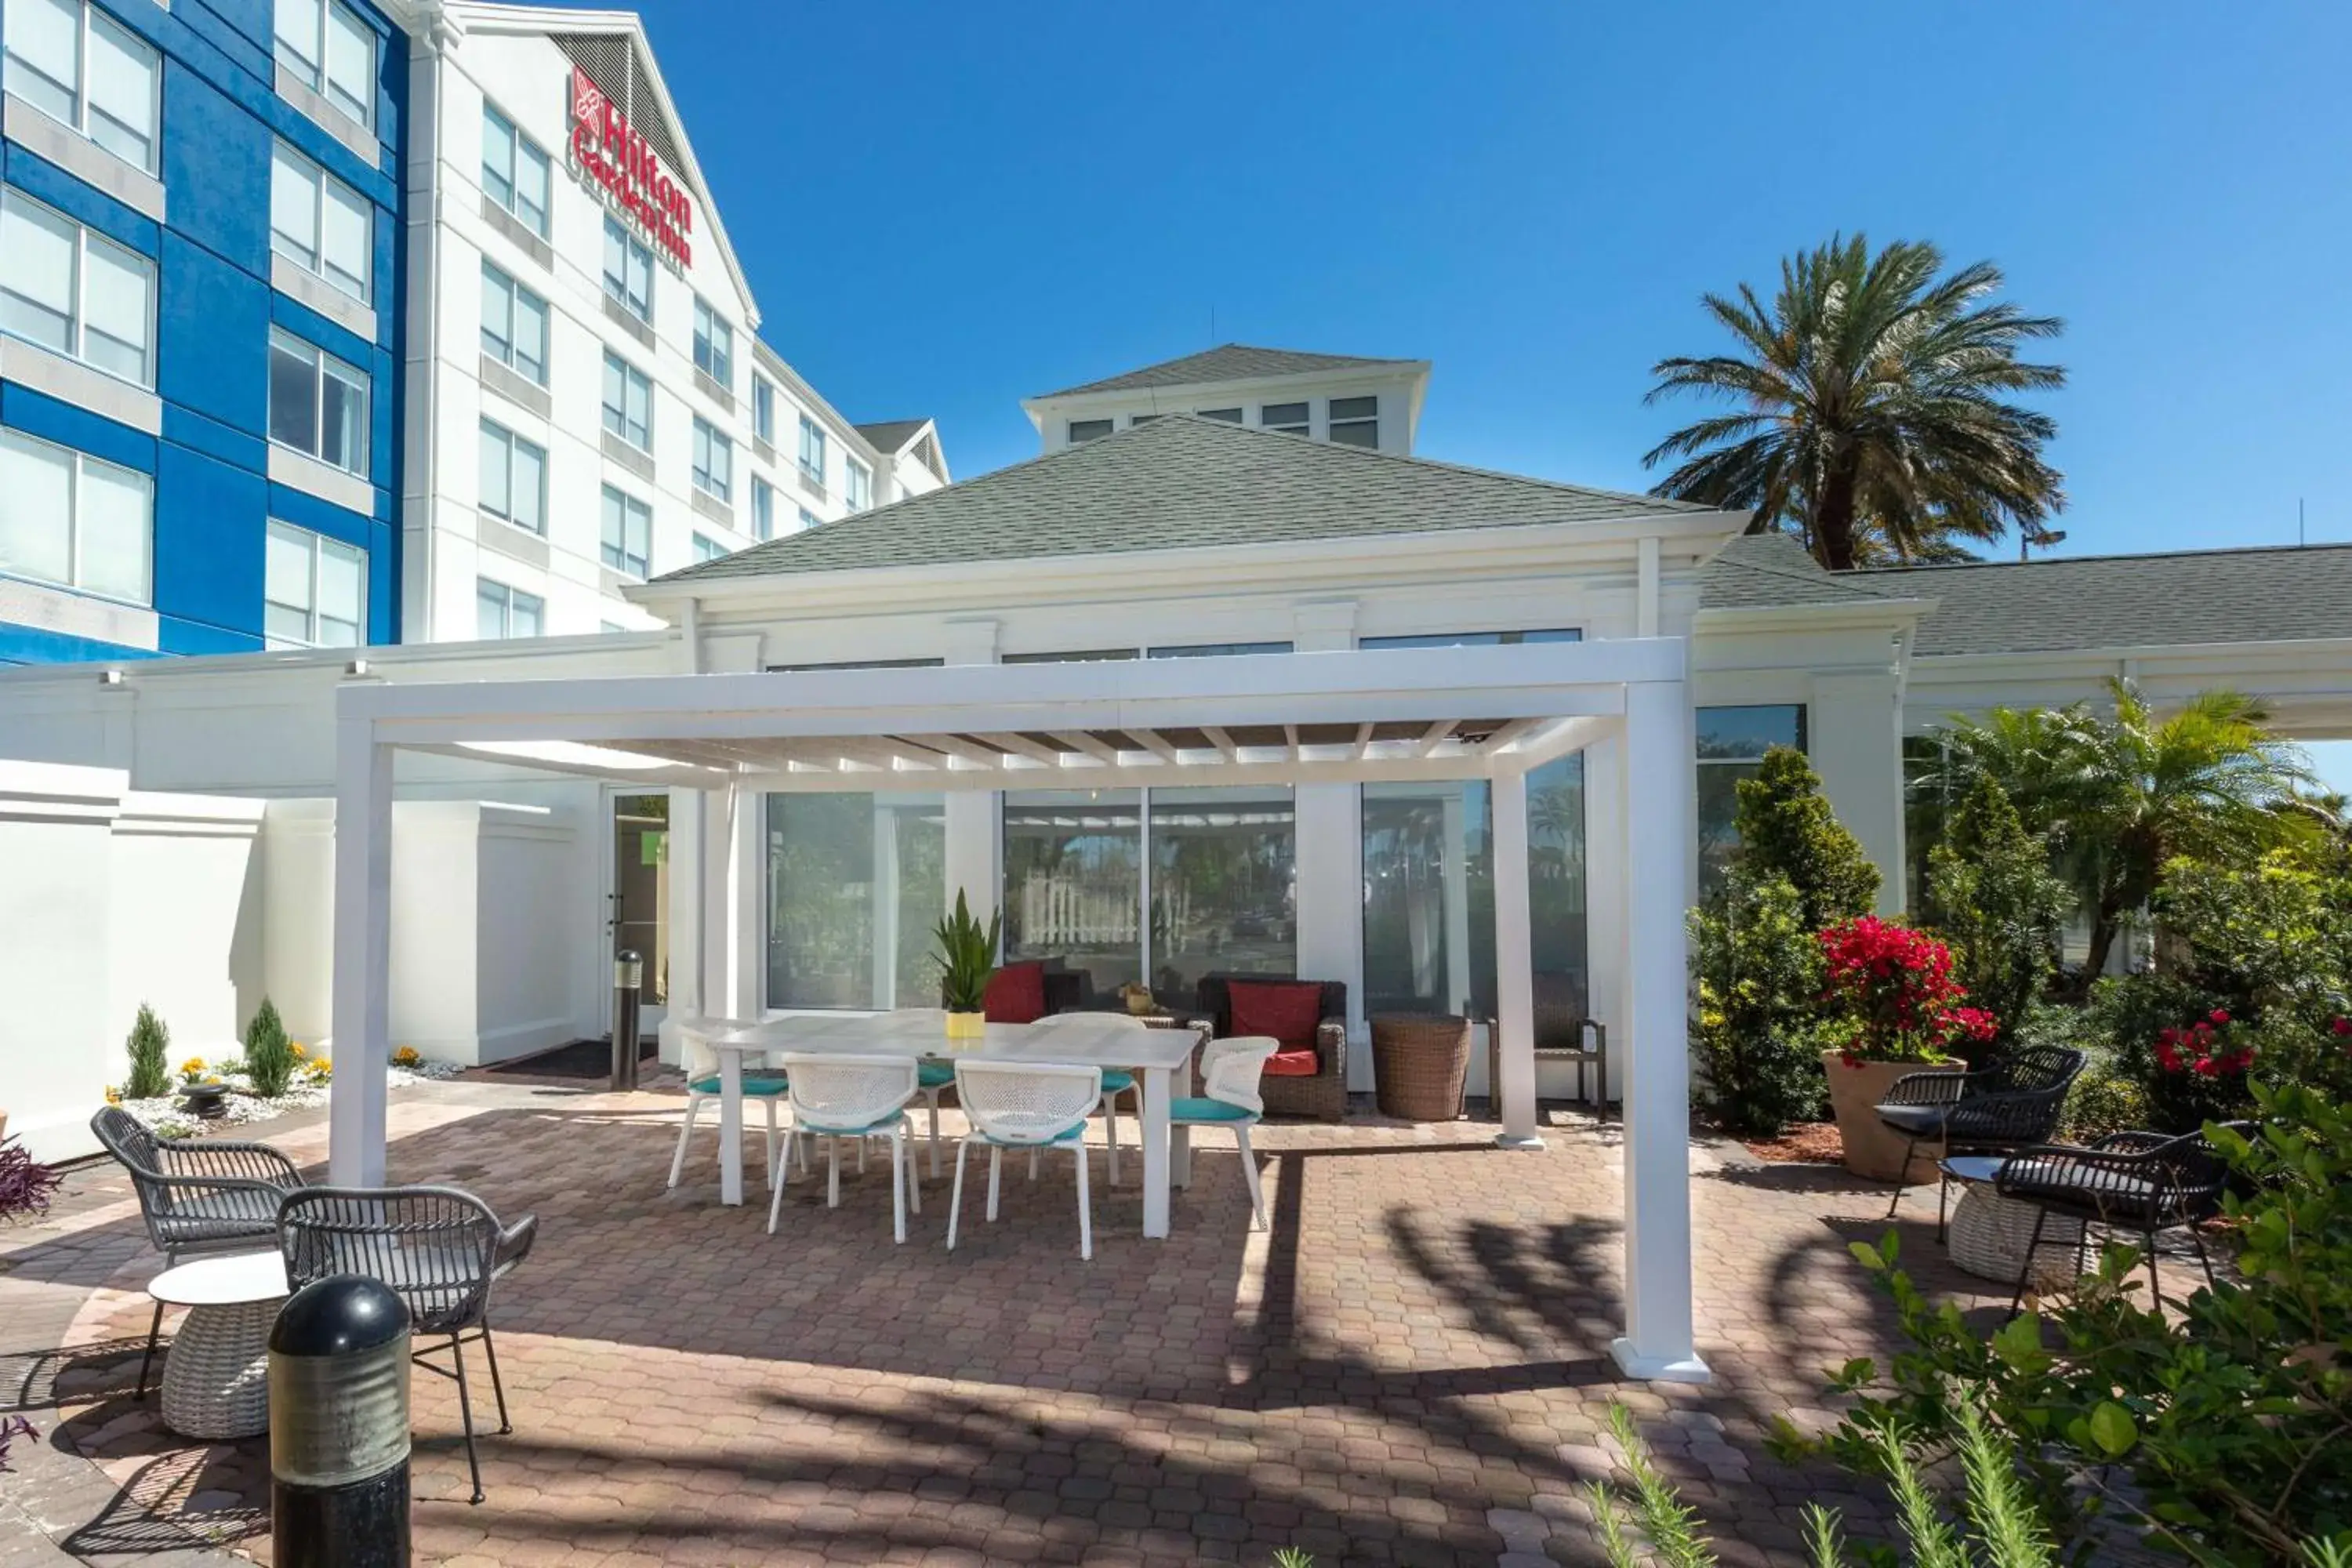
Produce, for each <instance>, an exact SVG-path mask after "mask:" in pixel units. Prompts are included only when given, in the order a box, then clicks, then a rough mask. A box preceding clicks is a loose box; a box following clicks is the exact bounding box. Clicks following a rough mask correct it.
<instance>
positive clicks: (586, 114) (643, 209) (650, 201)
mask: <svg viewBox="0 0 2352 1568" xmlns="http://www.w3.org/2000/svg"><path fill="white" fill-rule="evenodd" d="M572 162H573V163H575V164H577V165H578V168H579V172H580V174H581V175H582V176H583V178H586V179H591V180H593V181H595V182H596V183H597V184H600V185H602V186H604V195H605V197H606V199H607V200H609V201H610V202H611V203H612V204H613V205H614V206H616V207H618V208H620V209H621V210H622V211H623V212H625V213H626V214H627V215H628V216H630V217H632V218H635V220H636V222H637V224H638V226H640V227H642V228H643V229H644V230H645V231H646V234H648V235H650V236H651V237H652V238H653V242H654V243H655V244H656V245H658V246H660V247H662V249H664V250H666V251H667V252H668V253H669V254H670V255H671V256H673V257H675V258H677V262H678V265H680V266H681V267H683V266H687V265H688V264H690V263H691V262H692V261H693V260H694V249H693V247H692V246H690V245H688V243H687V236H688V235H689V234H692V233H693V232H694V208H693V207H692V206H691V205H689V204H688V201H687V195H686V187H685V186H684V185H683V184H680V183H679V182H678V181H677V180H675V179H673V178H671V177H670V175H669V174H668V173H667V171H665V170H664V169H663V168H662V164H661V157H660V155H659V154H658V153H655V151H654V149H653V143H652V142H647V141H646V139H645V138H644V137H643V136H641V135H639V134H637V132H635V131H634V130H632V129H631V128H630V125H629V120H628V116H626V115H625V114H623V113H622V112H621V111H620V110H618V109H616V108H614V105H613V102H612V100H610V99H608V98H606V97H605V96H604V89H602V88H600V87H598V86H597V85H596V84H595V83H594V82H593V81H591V80H590V79H588V73H587V72H586V71H584V70H582V69H581V68H579V67H577V66H574V67H572Z"/></svg>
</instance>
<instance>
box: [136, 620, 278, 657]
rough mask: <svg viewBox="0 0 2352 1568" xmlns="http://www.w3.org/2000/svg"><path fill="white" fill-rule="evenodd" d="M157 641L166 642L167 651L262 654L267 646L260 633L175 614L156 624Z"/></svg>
mask: <svg viewBox="0 0 2352 1568" xmlns="http://www.w3.org/2000/svg"><path fill="white" fill-rule="evenodd" d="M155 640H156V641H157V642H159V643H161V644H163V648H162V649H161V651H162V652H164V653H184V654H203V653H258V652H260V651H261V649H262V647H264V646H265V645H264V644H263V642H262V640H261V637H260V635H259V634H258V633H256V632H233V631H228V630H226V629H225V628H223V627H220V626H206V625H205V623H204V622H202V621H187V620H182V619H180V618H178V617H177V616H164V617H163V619H162V620H161V621H160V622H158V623H157V624H156V627H155Z"/></svg>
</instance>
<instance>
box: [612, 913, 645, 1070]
mask: <svg viewBox="0 0 2352 1568" xmlns="http://www.w3.org/2000/svg"><path fill="white" fill-rule="evenodd" d="M645 978H646V961H645V960H644V959H642V958H639V957H638V956H637V952H636V949H635V948H633V947H625V948H623V949H622V950H621V951H620V952H616V953H614V955H613V1087H614V1089H635V1088H636V1087H637V989H638V987H639V986H641V985H642V984H644V983H645Z"/></svg>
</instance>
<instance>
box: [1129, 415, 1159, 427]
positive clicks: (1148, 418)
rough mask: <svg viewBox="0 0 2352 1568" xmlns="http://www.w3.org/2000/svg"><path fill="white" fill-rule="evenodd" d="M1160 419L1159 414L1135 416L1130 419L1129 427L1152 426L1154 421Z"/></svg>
mask: <svg viewBox="0 0 2352 1568" xmlns="http://www.w3.org/2000/svg"><path fill="white" fill-rule="evenodd" d="M1159 417H1160V416H1159V415H1157V414H1138V415H1136V416H1133V417H1132V418H1130V419H1129V420H1128V424H1129V426H1136V425H1149V424H1150V423H1151V422H1152V421H1153V420H1154V419H1157V418H1159Z"/></svg>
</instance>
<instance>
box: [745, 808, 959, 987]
mask: <svg viewBox="0 0 2352 1568" xmlns="http://www.w3.org/2000/svg"><path fill="white" fill-rule="evenodd" d="M946 824H947V817H946V812H945V809H944V806H943V805H942V803H941V801H940V797H939V796H938V795H849V794H844V795H831V794H825V795H770V796H769V797H768V1005H770V1006H771V1007H855V1008H867V1007H873V1008H889V1007H929V1006H936V1005H938V1003H939V979H938V968H937V966H936V965H935V964H933V963H931V962H930V952H931V945H932V944H931V928H932V926H933V925H935V924H936V923H937V922H938V921H939V919H940V913H941V910H942V908H943V898H944V893H943V889H945V888H946V886H947V826H946Z"/></svg>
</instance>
